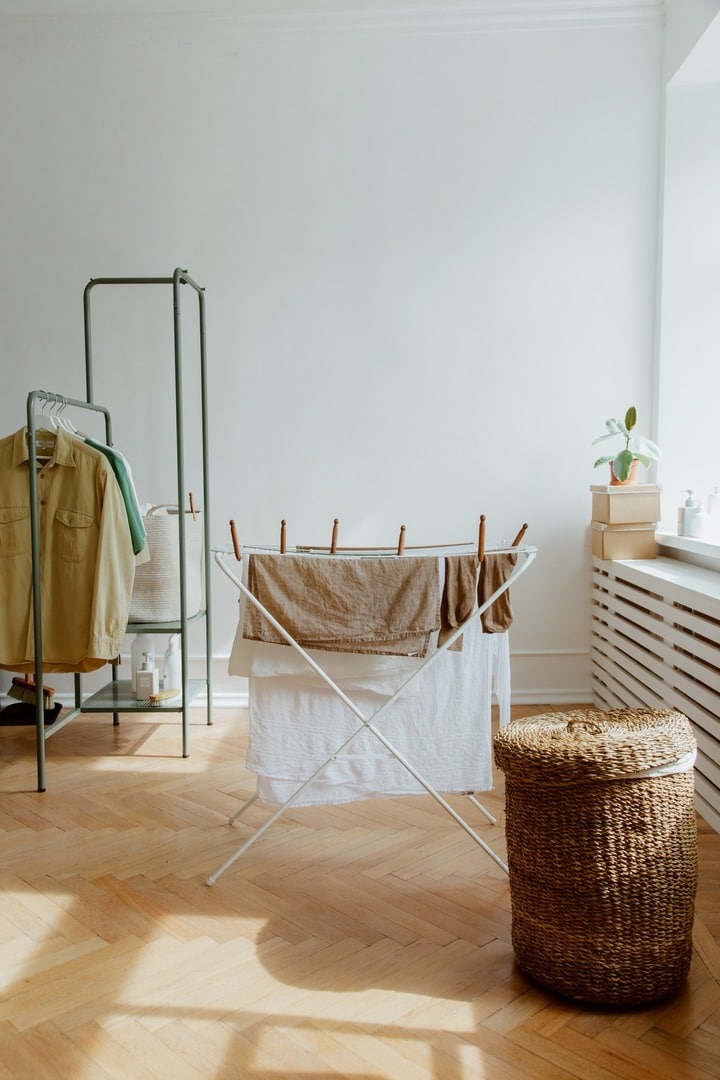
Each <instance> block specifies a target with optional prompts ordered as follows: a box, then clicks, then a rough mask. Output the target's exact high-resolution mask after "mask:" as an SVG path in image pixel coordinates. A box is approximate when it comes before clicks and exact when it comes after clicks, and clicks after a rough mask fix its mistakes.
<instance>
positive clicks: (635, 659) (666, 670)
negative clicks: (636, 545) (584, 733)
mask: <svg viewBox="0 0 720 1080" xmlns="http://www.w3.org/2000/svg"><path fill="white" fill-rule="evenodd" d="M590 659H591V685H592V692H593V699H594V702H595V705H596V706H597V707H598V708H600V709H616V708H623V707H644V708H651V709H654V708H669V709H676V710H677V711H678V712H681V713H684V714H685V716H687V718H688V719H689V720H690V721H691V723H692V725H693V728H694V730H695V737H696V738H697V743H698V756H697V762H696V766H695V801H696V805H697V809H698V812H699V813H700V814H701V815H702V817H704V818H705V820H706V821H707V822H708V823H709V824H710V825H712V827H713V828H714V829H715V830H716V831H718V832H720V719H719V718H720V574H718V573H716V572H714V571H712V570H706V569H703V568H701V567H697V566H691V565H689V564H688V563H683V562H680V561H679V560H677V559H667V558H659V559H652V560H646V561H631V562H607V561H603V560H602V559H597V558H593V562H592V632H591V649H590Z"/></svg>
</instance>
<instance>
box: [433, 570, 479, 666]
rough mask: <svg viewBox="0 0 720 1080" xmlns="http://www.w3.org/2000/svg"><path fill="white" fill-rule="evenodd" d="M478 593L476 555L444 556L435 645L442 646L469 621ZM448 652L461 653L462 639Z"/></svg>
mask: <svg viewBox="0 0 720 1080" xmlns="http://www.w3.org/2000/svg"><path fill="white" fill-rule="evenodd" d="M477 590H478V559H477V555H476V554H474V553H473V554H472V555H447V556H446V557H445V586H444V588H443V594H442V602H441V605H440V616H441V621H440V635H439V637H438V645H443V644H444V642H445V641H447V639H448V638H449V637H450V635H451V634H452V632H453V631H454V630H457V628H458V626H462V624H463V623H464V622H465V620H466V619H469V618H470V616H471V615H472V613H473V609H474V607H475V603H476V600H477ZM448 648H449V650H452V651H455V652H460V651H461V649H462V635H460V637H459V638H457V640H456V641H454V642H453V643H452V645H450V646H449V647H448Z"/></svg>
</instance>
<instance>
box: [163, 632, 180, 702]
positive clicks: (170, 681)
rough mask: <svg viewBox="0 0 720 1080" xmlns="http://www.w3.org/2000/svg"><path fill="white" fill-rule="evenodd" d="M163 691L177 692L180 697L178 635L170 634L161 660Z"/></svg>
mask: <svg viewBox="0 0 720 1080" xmlns="http://www.w3.org/2000/svg"><path fill="white" fill-rule="evenodd" d="M163 690H175V691H177V697H181V695H182V657H181V656H180V635H179V634H171V635H170V637H169V638H168V647H167V649H166V650H165V656H164V658H163Z"/></svg>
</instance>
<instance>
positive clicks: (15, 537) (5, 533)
mask: <svg viewBox="0 0 720 1080" xmlns="http://www.w3.org/2000/svg"><path fill="white" fill-rule="evenodd" d="M29 518H30V510H29V508H28V507H27V506H0V556H10V555H24V554H25V553H26V552H27V551H29V550H30V522H29Z"/></svg>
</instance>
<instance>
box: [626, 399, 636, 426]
mask: <svg viewBox="0 0 720 1080" xmlns="http://www.w3.org/2000/svg"><path fill="white" fill-rule="evenodd" d="M636 424H637V412H636V410H635V406H634V405H631V406H630V408H629V409H628V411H627V412H626V413H625V429H626V430H627V431H632V429H633V428H634V427H635V425H636Z"/></svg>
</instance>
